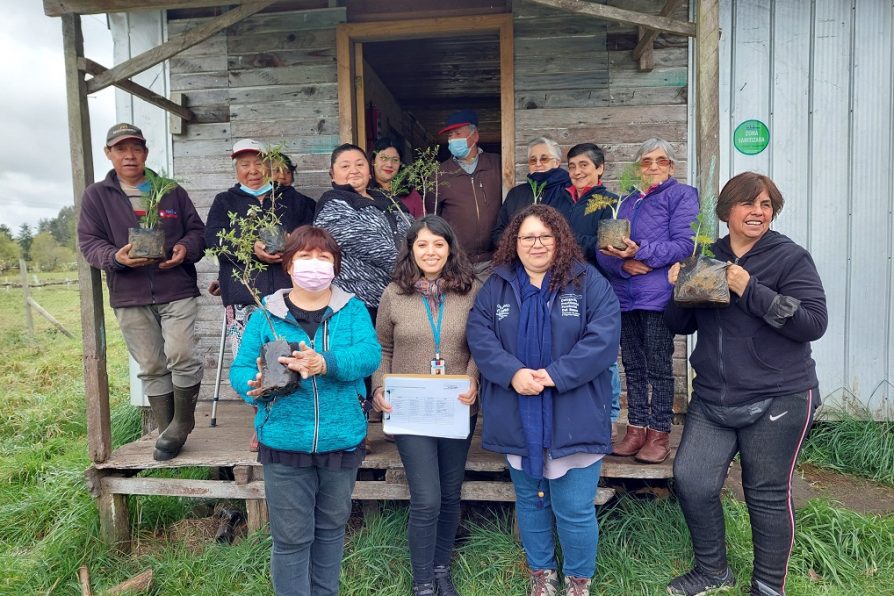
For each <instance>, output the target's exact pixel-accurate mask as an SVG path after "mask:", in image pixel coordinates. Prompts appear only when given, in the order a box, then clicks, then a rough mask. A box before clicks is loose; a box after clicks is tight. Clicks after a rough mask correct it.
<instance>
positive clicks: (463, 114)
mask: <svg viewBox="0 0 894 596" xmlns="http://www.w3.org/2000/svg"><path fill="white" fill-rule="evenodd" d="M469 124H471V125H472V126H478V114H476V113H475V111H474V110H460V111H458V112H454V113H452V114H450V116H449V117H448V118H447V126H445V127H444V128H442V129H441V130H439V131H438V134H439V135H442V134H444V133H445V132H447V131H448V130H453V129H454V128H459V127H460V126H468V125H469Z"/></svg>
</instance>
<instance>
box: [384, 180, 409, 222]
mask: <svg viewBox="0 0 894 596" xmlns="http://www.w3.org/2000/svg"><path fill="white" fill-rule="evenodd" d="M409 178H410V167H409V166H402V167H401V168H400V169H399V170H398V171H397V173H396V174H395V175H394V178H392V179H391V185H390V186H389V187H388V188H384V187H382V188H380V189H379V190H381V191H382V192H383V193H384V194H385V196H386V197H388V200H389V201H391V205H390V206H389V207H388V212H396V213H398V214H399V215H400V216H401V217H402V218H403V220H404V221H405V222H406V224H407V226H409V225H411V224H412V223H413V222H412V221H410V217H409V215H407V212H406V210H405V209H404V208H403V207H402V206H401V202H400V197H401V196H403V195H405V194H407V193H408V192H410V185H409V183H408V180H409Z"/></svg>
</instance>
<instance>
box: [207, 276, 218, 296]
mask: <svg viewBox="0 0 894 596" xmlns="http://www.w3.org/2000/svg"><path fill="white" fill-rule="evenodd" d="M208 293H209V294H211V295H212V296H220V281H219V280H216V279H215V280H214V281H212V282H211V283H210V284H208Z"/></svg>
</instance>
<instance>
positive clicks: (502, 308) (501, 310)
mask: <svg viewBox="0 0 894 596" xmlns="http://www.w3.org/2000/svg"><path fill="white" fill-rule="evenodd" d="M496 315H497V320H498V321H502V320H503V319H505V318H506V317H508V316H509V305H508V304H498V305H497V312H496Z"/></svg>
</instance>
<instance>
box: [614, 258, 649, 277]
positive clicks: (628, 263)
mask: <svg viewBox="0 0 894 596" xmlns="http://www.w3.org/2000/svg"><path fill="white" fill-rule="evenodd" d="M621 269H623V270H624V271H626V272H627V273H628V274H630V275H645V274H646V273H648V272H650V271H651V270H652V268H651V267H649V266H648V265H646V264H645V263H643V262H642V261H637V260H636V259H626V260H625V261H624V262H623V263H621Z"/></svg>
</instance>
